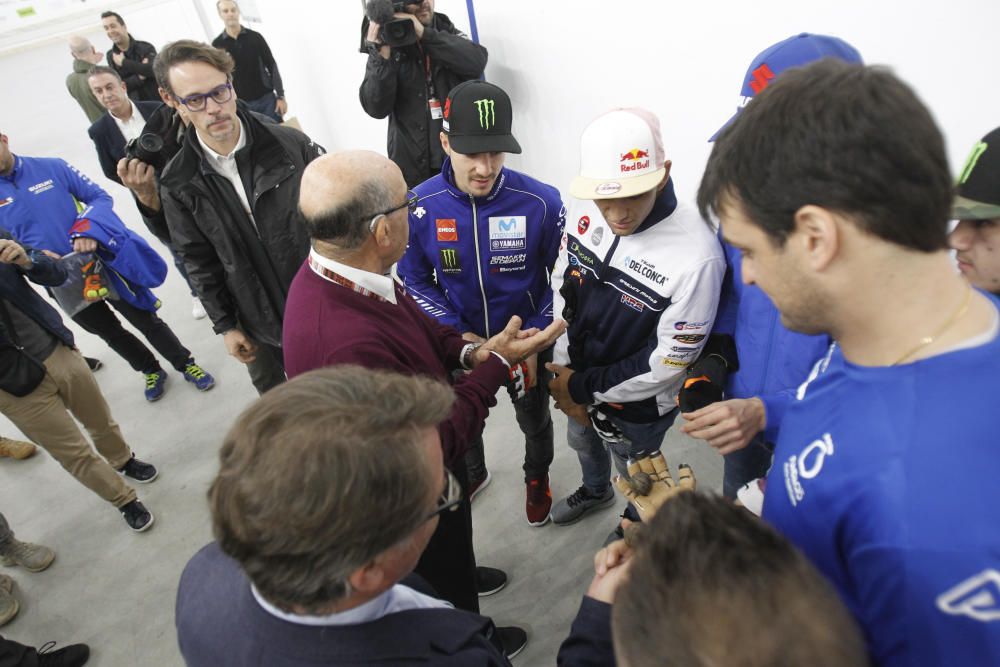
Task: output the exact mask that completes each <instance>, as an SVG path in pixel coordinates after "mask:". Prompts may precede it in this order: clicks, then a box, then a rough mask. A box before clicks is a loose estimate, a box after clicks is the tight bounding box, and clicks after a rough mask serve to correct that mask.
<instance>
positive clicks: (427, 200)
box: [397, 81, 566, 526]
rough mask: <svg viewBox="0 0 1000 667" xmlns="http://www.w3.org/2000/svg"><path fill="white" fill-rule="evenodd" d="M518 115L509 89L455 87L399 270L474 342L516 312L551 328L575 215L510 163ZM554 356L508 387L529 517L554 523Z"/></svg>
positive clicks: (473, 460) (481, 466) (480, 464)
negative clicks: (550, 370)
mask: <svg viewBox="0 0 1000 667" xmlns="http://www.w3.org/2000/svg"><path fill="white" fill-rule="evenodd" d="M512 123H513V109H512V105H511V101H510V97H509V96H508V95H507V93H506V92H504V91H503V90H502V89H501V88H500V87H498V86H495V85H493V84H492V83H487V82H485V81H466V82H465V83H462V84H459V85H458V86H456V87H455V88H454V89H453V90H452V91H451V93H450V94H449V95H448V98H447V100H446V102H445V118H444V131H443V132H442V133H441V136H440V141H441V145H442V147H443V149H444V151H445V153H446V154H447V155H448V157H447V158H446V159H445V162H444V166H443V167H442V168H441V173H440V174H438V175H437V176H435V177H434V178H431V179H430V180H428V181H425V182H424V183H421V184H420V185H419V186H418V187H417V189H416V192H417V194H418V195H420V205H419V207H418V208H417V209H416V210H415V211H414V212H413V213H412V214H411V216H410V245H409V248H408V249H407V251H406V254H405V255H404V256H403V259H401V260H400V262H399V266H398V268H397V271H398V272H399V277H400V278H401V279H402V280H403V282H404V284H405V285H406V289H407V291H408V292H409V293H410V294H411V295H412V296H413V298H414V299H416V301H417V303H418V304H420V306H421V307H422V308H423V309H424V312H426V313H427V314H428V315H431V316H432V317H434V318H435V319H437V320H438V321H439V322H441V323H442V324H446V325H448V326H451V327H454V328H456V329H458V331H460V332H462V336H463V337H464V338H465V339H466V340H469V341H471V342H473V343H482V342H484V341H485V340H486V339H487V338H489V337H490V336H492V335H493V334H494V333H496V332H498V331H500V330H501V329H503V327H504V325H505V324H506V323H507V321H508V320H509V319H510V317H511V316H512V315H517V316H519V317H520V318H521V319H522V320H523V321H524V322H525V324H526V325H527V326H537V327H540V328H544V327H546V326H548V324H549V323H550V322H552V289H551V288H550V287H549V276H550V274H551V272H552V267H553V266H554V265H555V262H556V257H557V256H558V255H559V242H560V239H561V238H562V234H563V226H564V224H565V217H566V210H565V208H564V207H563V204H562V199H561V198H560V196H559V191H558V190H556V189H555V188H554V187H552V186H550V185H546V184H545V183H542V182H540V181H537V180H535V179H533V178H531V177H530V176H528V175H526V174H522V173H520V172H517V171H513V170H511V169H507V168H505V167H504V164H503V163H504V156H505V155H506V154H507V153H520V152H521V146H520V145H519V144H518V143H517V140H516V139H515V138H514V135H513V134H512V133H511V125H512ZM551 360H552V354H551V351H549V350H546V351H543V353H542V355H541V363H539V357H538V356H531V357H529V358H528V359H527V360H526V362H525V363H524V364H523V365H521V366H519V367H518V368H516V369H515V370H514V372H512V374H511V380H510V382H509V383H508V385H507V386H508V390H509V392H510V395H511V398H512V399H513V404H514V414H515V416H516V418H517V423H518V426H520V428H521V432H522V433H523V434H524V483H525V514H526V517H527V520H528V523H529V524H530V525H532V526H542V525H545V524H546V523H547V522H548V520H549V510H550V509H551V507H552V493H551V491H550V490H549V477H548V473H549V465H551V463H552V456H553V451H552V450H553V447H552V442H553V428H552V417H551V415H550V413H549V394H548V391H547V389H546V387H545V382H539V381H538V368H539V367H541V368H542V371H543V373H544V369H545V363H546V362H548V361H551ZM484 450H485V447H484V445H483V440H482V438H479V439H477V441H476V442H475V444H474V445H473V446H472V448H471V449H470V450H469V455H468V458H467V460H466V464H467V466H468V469H469V483H470V487H471V493H470V495H472V496H474V495H475V493H476V492H477V491H478V490H479V489H482V488H483V487H484V486H485V485H486V484H487V483H488V482H489V480H490V475H489V472H488V471H487V469H486V460H485V451H484Z"/></svg>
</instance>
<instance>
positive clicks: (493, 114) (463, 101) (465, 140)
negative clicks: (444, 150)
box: [442, 81, 521, 155]
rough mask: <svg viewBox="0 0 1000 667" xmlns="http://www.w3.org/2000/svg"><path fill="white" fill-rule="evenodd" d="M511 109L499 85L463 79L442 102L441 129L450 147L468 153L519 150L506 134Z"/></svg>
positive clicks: (511, 112) (514, 141) (512, 115)
mask: <svg viewBox="0 0 1000 667" xmlns="http://www.w3.org/2000/svg"><path fill="white" fill-rule="evenodd" d="M513 120H514V112H513V110H512V109H511V106H510V98H509V97H508V96H507V93H505V92H504V91H503V90H502V89H501V88H500V87H499V86H494V85H493V84H492V83H487V82H485V81H466V82H465V83H460V84H459V85H457V86H455V87H454V88H452V90H451V93H449V94H448V99H447V100H445V103H444V124H443V126H442V127H443V129H444V131H445V132H447V133H448V142H449V143H450V144H451V147H452V149H453V150H455V151H456V152H458V153H462V154H463V155H468V154H470V153H520V152H521V146H520V144H518V143H517V139H515V138H514V135H513V134H511V133H510V125H511V122H512V121H513Z"/></svg>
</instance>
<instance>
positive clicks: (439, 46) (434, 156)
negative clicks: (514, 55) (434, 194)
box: [360, 0, 487, 188]
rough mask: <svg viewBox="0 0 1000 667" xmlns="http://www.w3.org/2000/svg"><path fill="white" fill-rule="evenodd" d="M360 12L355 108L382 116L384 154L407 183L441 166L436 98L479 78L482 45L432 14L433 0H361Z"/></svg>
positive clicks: (440, 112)
mask: <svg viewBox="0 0 1000 667" xmlns="http://www.w3.org/2000/svg"><path fill="white" fill-rule="evenodd" d="M366 14H367V16H366V18H365V20H364V22H363V23H362V25H361V30H362V33H361V34H362V44H361V51H362V53H367V54H368V64H367V66H366V68H365V78H364V80H363V81H362V82H361V90H360V97H361V106H362V107H363V108H364V110H365V113H367V114H368V115H369V116H371V117H372V118H385V117H386V116H388V117H389V130H388V149H387V152H388V154H389V158H390V159H391V160H392V161H393V162H395V163H396V164H397V165H399V168H400V170H402V172H403V177H404V178H405V179H406V187H408V188H412V187H415V186H416V185H418V184H419V183H422V182H424V181H426V180H427V179H428V178H431V177H432V176H435V175H436V174H437V173H438V172H439V171H440V170H441V164H442V163H443V162H444V158H445V154H444V151H443V150H442V148H441V142H440V141H439V140H438V135H439V134H440V132H441V120H442V118H443V117H444V115H443V111H444V109H443V104H444V100H445V99H446V98H447V97H448V93H449V92H451V89H452V88H454V87H455V86H457V85H458V84H460V83H462V82H463V81H468V80H469V79H476V78H478V77H480V76H482V74H483V70H484V69H485V68H486V58H487V53H486V49H485V48H484V47H483V46H481V45H479V44H476V43H474V42H472V41H470V40H469V38H468V37H466V36H465V35H464V34H463V33H462V32H461V31H459V30H458V29H457V28H456V27H455V26H454V24H453V23H452V22H451V20H450V19H449V18H448V17H447V16H445V15H444V14H438V13H435V12H434V0H423V1H422V2H400V1H396V2H390V0H369V2H368V8H367V10H366Z"/></svg>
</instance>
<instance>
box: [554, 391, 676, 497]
mask: <svg viewBox="0 0 1000 667" xmlns="http://www.w3.org/2000/svg"><path fill="white" fill-rule="evenodd" d="M677 412H678V411H677V409H676V408H674V409H673V410H671V411H670V412H668V413H667V414H665V415H663V416H662V417H660V418H659V419H657V420H656V421H655V422H649V423H647V424H636V423H633V422H627V421H623V420H621V419H619V418H617V417H615V416H613V415H609V419H611V421H613V422H614V423H615V425H617V426H618V428H620V429H621V431H622V433H623V434H624V435H625V440H624V441H623V442H620V443H610V442H605V441H604V440H602V439H601V436H599V435H597V431H595V430H594V429H593V428H591V427H589V426H587V427H585V426H582V425H580V424H579V423H578V422H577V421H576V420H574V419H570V420H568V426H567V429H566V440H567V441H568V442H569V446H570V447H572V448H573V449H575V450H576V456H577V458H579V459H580V468H582V469H583V485H584V486H586V487H587V490H589V491H590V492H591V493H592V494H594V495H600V494H602V493H604V492H605V490H607V488H608V483H609V482H610V479H611V459H612V458H614V461H615V468H617V470H618V474H620V475H622V476H624V477H628V460H629V459H630V458H637V457H638V456H641V455H642V454H652V453H653V452H657V451H659V450H660V445H661V444H663V437H664V436H665V435H666V434H667V430H668V429H669V428H670V426H671V425H672V424H673V423H674V419H675V418H676V417H677ZM609 450H610V452H611V454H610V455H609V454H608V451H609Z"/></svg>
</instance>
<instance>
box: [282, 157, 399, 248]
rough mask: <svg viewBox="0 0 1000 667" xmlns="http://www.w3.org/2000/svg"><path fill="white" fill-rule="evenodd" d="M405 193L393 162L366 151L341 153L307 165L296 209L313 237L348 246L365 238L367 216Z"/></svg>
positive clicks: (363, 240) (388, 206)
mask: <svg viewBox="0 0 1000 667" xmlns="http://www.w3.org/2000/svg"><path fill="white" fill-rule="evenodd" d="M405 196H406V181H404V180H403V174H402V172H400V170H399V167H397V166H396V164H395V163H394V162H392V161H391V160H389V159H388V158H386V157H385V156H382V155H379V154H378V153H373V152H371V151H343V152H339V153H329V154H327V155H324V156H322V157H319V158H317V159H315V160H313V161H312V162H310V163H309V166H308V167H306V170H305V172H304V173H303V174H302V184H301V186H300V188H299V211H300V212H301V213H302V217H303V219H304V220H305V222H306V225H307V226H308V228H309V235H310V236H311V237H312V238H314V239H317V240H320V241H326V242H329V243H333V244H335V245H337V246H338V247H340V248H343V249H345V250H351V249H355V248H358V247H360V246H361V244H363V243H364V242H365V240H366V239H367V238H368V235H369V231H368V224H369V222H370V221H371V218H372V217H373V216H374V215H375V214H376V213H378V212H379V211H385V210H387V209H389V208H392V207H393V206H395V205H397V204H398V203H399V202H400V201H403V199H404V197H405Z"/></svg>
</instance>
